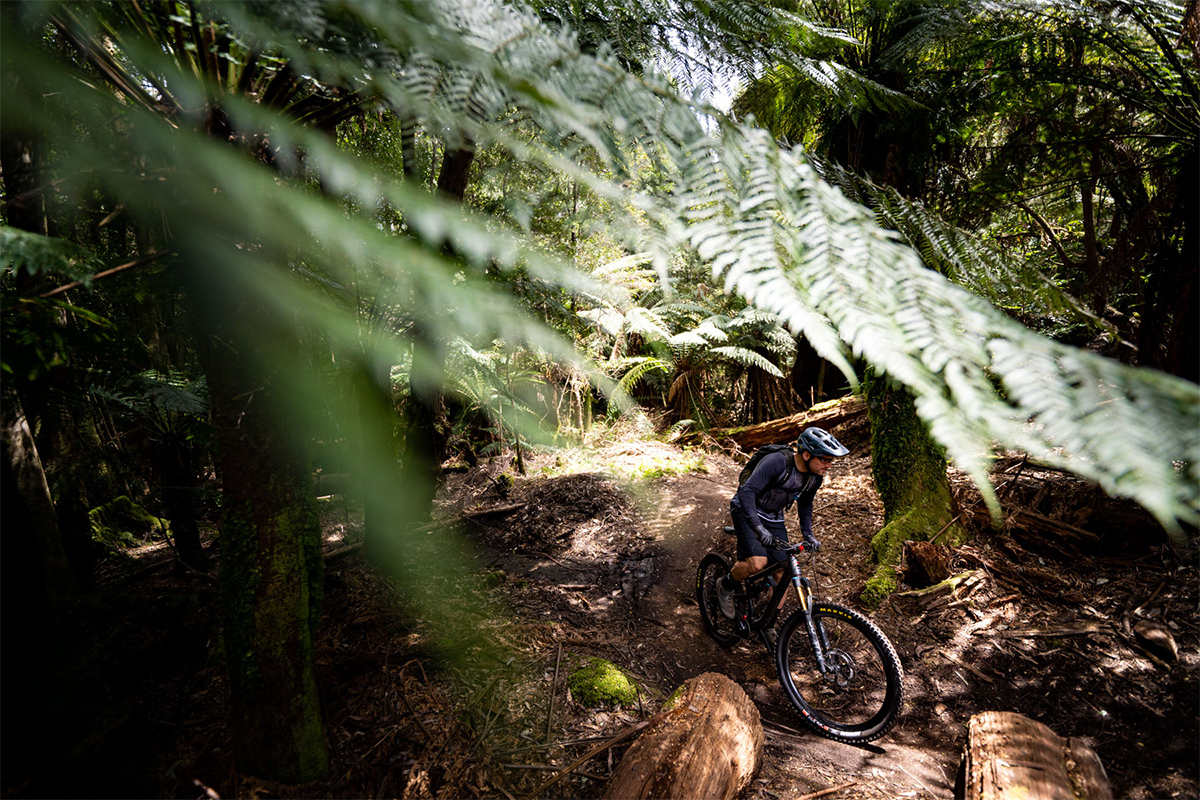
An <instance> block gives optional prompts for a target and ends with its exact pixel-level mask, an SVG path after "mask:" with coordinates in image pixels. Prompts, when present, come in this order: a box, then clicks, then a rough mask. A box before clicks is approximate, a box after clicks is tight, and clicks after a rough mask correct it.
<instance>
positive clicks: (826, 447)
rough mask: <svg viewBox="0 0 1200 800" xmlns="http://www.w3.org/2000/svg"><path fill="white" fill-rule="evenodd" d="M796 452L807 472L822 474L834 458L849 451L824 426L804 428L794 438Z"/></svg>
mask: <svg viewBox="0 0 1200 800" xmlns="http://www.w3.org/2000/svg"><path fill="white" fill-rule="evenodd" d="M796 452H797V453H798V454H799V457H800V462H801V463H802V464H803V465H804V466H805V468H807V469H808V471H809V472H814V473H816V474H817V475H824V474H825V471H826V470H827V469H829V465H830V464H832V463H833V460H834V459H835V458H841V457H842V456H844V455H846V454H847V453H849V452H850V451H849V450H848V449H847V448H846V447H845V446H844V445H843V444H842V443H841V442H839V441H838V440H837V439H835V438H834V437H833V434H831V433H830V432H829V431H827V430H825V429H824V428H805V429H804V432H803V433H801V434H800V438H799V439H797V440H796Z"/></svg>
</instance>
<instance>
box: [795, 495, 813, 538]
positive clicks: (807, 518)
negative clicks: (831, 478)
mask: <svg viewBox="0 0 1200 800" xmlns="http://www.w3.org/2000/svg"><path fill="white" fill-rule="evenodd" d="M796 513H797V514H799V515H800V535H801V537H803V541H806V542H807V541H808V540H809V539H811V538H813V534H812V496H811V495H810V496H809V497H808V498H807V499H806V498H804V497H801V498H800V499H799V500H798V501H797V502H796Z"/></svg>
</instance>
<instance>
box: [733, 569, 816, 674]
mask: <svg viewBox="0 0 1200 800" xmlns="http://www.w3.org/2000/svg"><path fill="white" fill-rule="evenodd" d="M780 569H783V570H784V572H785V573H786V579H785V580H781V581H779V582H778V583H777V584H775V588H774V591H772V592H771V596H770V598H769V600H768V608H767V610H766V612H765V613H764V614H763V615H762V616H761V617H759V618H758V619H757V620H749V622H750V624H751V628H752V629H753V630H766V629H767V628H770V627H771V626H773V625H774V624H775V620H776V619H777V618H778V617H779V606H780V604H781V603H782V601H783V598H784V595H785V594H786V593H787V590H788V587H789V586H791V587H794V588H795V590H796V600H797V601H798V602H799V603H800V608H801V609H802V610H803V611H804V623H805V627H806V628H807V629H808V640H809V642H810V643H811V644H812V649H813V655H814V656H816V660H817V667H818V669H820V670H821V674H823V675H825V674H828V673H829V667H828V666H827V665H826V663H825V651H826V650H827V649H828V648H829V642H828V641H827V640H826V638H825V630H824V629H823V628H821V627H820V626H819V625H817V624H816V623H815V622H814V621H813V616H812V588H811V587H810V586H809V583H808V578H806V577H804V575H803V574H802V573H801V572H800V564H799V562H797V561H796V554H795V553H794V552H789V553H788V557H787V561H784V562H782V563H780V562H776V563H774V564H768V565H767V566H765V567H763V568H762V569H760V570H759V571H758V572H755V573H752V574H750V575H748V576H746V578H745V580H743V582H742V583H743V584H744V585H745V586H746V589H747V594H749V593H750V590H751V588H752V587H756V586H758V584H760V583H766V582H767V581H768V580H769V579H770V577H771V575H772V573H774V572H776V571H777V570H780Z"/></svg>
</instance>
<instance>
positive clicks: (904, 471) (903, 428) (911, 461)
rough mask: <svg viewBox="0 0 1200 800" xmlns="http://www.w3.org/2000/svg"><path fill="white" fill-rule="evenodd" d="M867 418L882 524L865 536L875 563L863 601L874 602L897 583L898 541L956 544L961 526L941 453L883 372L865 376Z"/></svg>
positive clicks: (901, 544) (909, 401)
mask: <svg viewBox="0 0 1200 800" xmlns="http://www.w3.org/2000/svg"><path fill="white" fill-rule="evenodd" d="M867 411H868V414H869V416H870V420H871V471H872V474H873V477H874V479H875V487H876V489H878V491H879V496H880V498H881V499H882V500H883V508H884V522H885V523H886V524H885V525H884V526H883V528H882V529H880V531H879V532H878V533H876V534H875V536H874V537H873V538H872V539H871V550H872V552H873V554H874V556H875V563H876V564H877V565H878V567H877V569H876V571H875V574H874V575H873V576H871V578H870V579H869V580H868V581H867V586H866V589H865V591H864V592H863V594H862V601H863V603H865V604H867V605H868V606H872V607H874V606H877V605H878V604H879V603H881V602H882V601H883V600H884V599H885V598H887V596H888V595H889V594H891V593H892V592H893V591H895V589H896V586H897V585H898V580H897V578H896V567H897V565H898V564H899V562H900V553H901V551H902V550H903V548H904V542H906V541H909V540H913V541H920V540H928V539H930V538H931V537H933V536H934V535H936V534H938V532H939V531H944V532H943V533H942V535H941V538H940V539H939V541H943V542H945V543H947V544H959V543H961V542H962V541H964V540H965V539H966V531H965V530H963V528H962V527H961V526H959V525H958V524H957V523H952V522H951V520H952V519H953V518H954V512H955V508H954V498H953V496H952V495H951V493H950V484H949V481H947V480H946V457H945V454H944V453H943V452H942V449H941V448H940V447H939V446H938V445H937V443H936V442H934V441H933V439H932V438H931V437H930V436H929V432H928V430H927V429H926V427H925V424H924V423H923V422H922V421H921V419H920V418H919V417H918V416H917V411H916V406H915V405H914V403H913V398H912V395H911V394H909V393H908V392H907V391H906V390H904V389H903V388H902V387H899V386H896V385H894V384H892V383H890V382H889V381H887V380H886V379H884V378H880V377H872V378H870V379H869V380H868V381H867Z"/></svg>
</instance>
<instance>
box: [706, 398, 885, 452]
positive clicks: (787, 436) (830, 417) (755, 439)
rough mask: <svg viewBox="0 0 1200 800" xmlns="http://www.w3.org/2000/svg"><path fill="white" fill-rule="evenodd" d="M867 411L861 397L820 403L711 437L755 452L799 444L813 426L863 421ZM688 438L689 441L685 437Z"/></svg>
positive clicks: (711, 432) (713, 432) (713, 431)
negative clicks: (767, 446)
mask: <svg viewBox="0 0 1200 800" xmlns="http://www.w3.org/2000/svg"><path fill="white" fill-rule="evenodd" d="M866 411H867V404H866V403H865V402H863V400H862V398H859V397H853V396H849V397H840V398H838V399H836V400H829V401H827V402H824V403H818V404H817V405H815V406H813V407H812V408H810V409H808V410H807V411H801V412H800V413H799V414H792V415H791V416H787V417H780V418H779V419H773V420H770V421H768V422H760V423H759V424H757V425H744V426H742V427H739V428H712V429H711V430H709V431H708V434H709V435H710V436H712V437H713V438H715V439H729V440H731V441H733V442H734V443H735V444H737V446H738V447H741V448H742V449H743V450H752V449H754V448H756V447H761V446H762V445H764V444H773V443H775V442H786V441H790V440H795V439H796V437H797V436H799V435H800V431H802V430H804V429H805V428H807V427H808V426H809V425H818V426H820V427H822V428H832V427H835V426H836V425H838V424H840V423H842V422H845V421H846V420H849V419H852V418H855V417H859V416H861V415H863V414H865V413H866ZM685 438H686V437H685Z"/></svg>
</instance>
